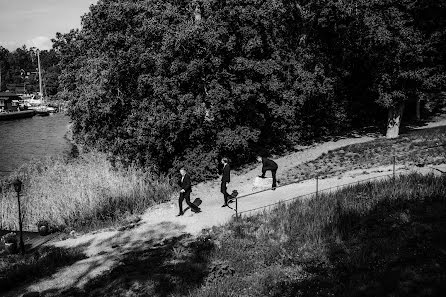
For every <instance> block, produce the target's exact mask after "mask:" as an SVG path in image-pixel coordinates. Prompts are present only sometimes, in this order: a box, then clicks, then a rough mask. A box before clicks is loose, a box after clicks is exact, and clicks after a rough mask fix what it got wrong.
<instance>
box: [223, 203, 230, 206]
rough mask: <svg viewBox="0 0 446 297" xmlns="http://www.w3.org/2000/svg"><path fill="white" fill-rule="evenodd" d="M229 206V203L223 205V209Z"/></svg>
mask: <svg viewBox="0 0 446 297" xmlns="http://www.w3.org/2000/svg"><path fill="white" fill-rule="evenodd" d="M227 206H229V205H228V204H227V203H225V204H223V205H222V206H221V207H227Z"/></svg>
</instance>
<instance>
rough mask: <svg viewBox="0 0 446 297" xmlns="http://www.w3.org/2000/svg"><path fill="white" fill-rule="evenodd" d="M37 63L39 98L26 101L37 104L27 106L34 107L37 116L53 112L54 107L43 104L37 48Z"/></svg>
mask: <svg viewBox="0 0 446 297" xmlns="http://www.w3.org/2000/svg"><path fill="white" fill-rule="evenodd" d="M37 65H38V67H39V97H40V98H39V99H33V102H30V101H28V102H29V103H31V104H36V103H37V106H31V107H28V108H29V109H34V111H35V112H36V115H38V116H49V115H50V112H54V111H55V109H54V108H52V107H48V106H46V105H44V102H45V100H44V98H43V90H42V72H41V70H40V51H39V50H37Z"/></svg>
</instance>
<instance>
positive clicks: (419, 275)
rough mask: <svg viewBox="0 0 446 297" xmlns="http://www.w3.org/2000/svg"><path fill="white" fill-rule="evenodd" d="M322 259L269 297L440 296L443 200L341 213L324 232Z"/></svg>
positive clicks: (444, 263)
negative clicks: (325, 250) (328, 235)
mask: <svg viewBox="0 0 446 297" xmlns="http://www.w3.org/2000/svg"><path fill="white" fill-rule="evenodd" d="M333 229H334V230H337V231H338V234H340V235H341V238H333V237H332V238H329V239H328V240H327V242H326V243H327V245H328V246H329V249H328V255H327V256H328V259H327V260H328V261H326V262H323V261H322V262H315V263H308V264H307V265H306V267H305V270H306V271H307V272H309V273H311V274H312V277H311V278H308V279H306V280H304V281H300V282H296V283H293V284H288V286H287V288H285V289H284V290H283V291H281V292H280V293H279V294H278V295H275V296H443V294H444V292H445V290H446V200H445V199H444V197H431V198H428V199H425V200H402V199H398V200H394V201H391V200H385V201H382V202H380V203H378V204H377V205H376V206H375V207H374V208H373V209H372V210H371V211H370V212H369V213H367V214H365V215H361V214H359V213H357V212H354V211H342V212H341V215H340V216H339V217H338V219H337V221H336V223H335V224H334V225H333V226H328V227H327V230H333Z"/></svg>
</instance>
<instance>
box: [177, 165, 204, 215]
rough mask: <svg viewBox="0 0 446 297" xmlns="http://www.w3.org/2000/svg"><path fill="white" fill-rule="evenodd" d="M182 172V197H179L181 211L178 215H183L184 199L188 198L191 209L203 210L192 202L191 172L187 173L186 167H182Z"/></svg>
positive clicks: (194, 210) (195, 210)
mask: <svg viewBox="0 0 446 297" xmlns="http://www.w3.org/2000/svg"><path fill="white" fill-rule="evenodd" d="M180 173H181V181H180V187H181V190H180V198H179V199H178V204H179V207H180V213H179V214H178V215H177V217H179V216H182V215H183V214H184V212H183V200H186V203H187V205H189V207H190V209H191V210H192V211H193V212H201V209H200V208H199V207H198V206H196V205H195V204H193V203H191V202H190V193H191V192H192V185H191V182H190V177H189V174H187V172H186V170H185V169H184V168H181V169H180Z"/></svg>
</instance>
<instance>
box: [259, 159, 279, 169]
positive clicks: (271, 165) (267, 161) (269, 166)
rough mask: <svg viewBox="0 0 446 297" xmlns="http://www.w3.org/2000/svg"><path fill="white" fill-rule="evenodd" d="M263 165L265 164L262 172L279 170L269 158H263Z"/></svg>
mask: <svg viewBox="0 0 446 297" xmlns="http://www.w3.org/2000/svg"><path fill="white" fill-rule="evenodd" d="M262 164H263V167H262V171H266V170H277V168H278V166H277V163H276V162H274V161H273V160H270V159H267V158H262Z"/></svg>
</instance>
